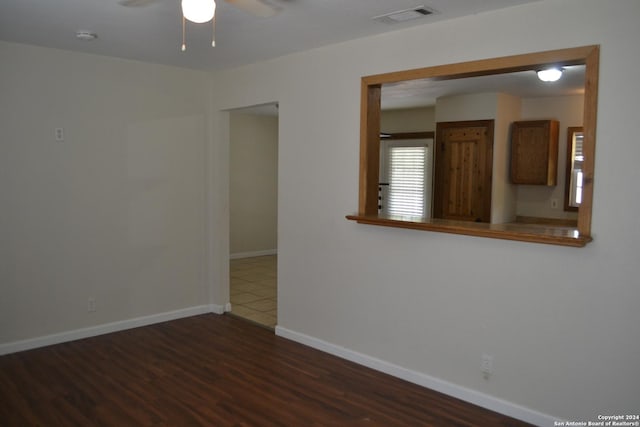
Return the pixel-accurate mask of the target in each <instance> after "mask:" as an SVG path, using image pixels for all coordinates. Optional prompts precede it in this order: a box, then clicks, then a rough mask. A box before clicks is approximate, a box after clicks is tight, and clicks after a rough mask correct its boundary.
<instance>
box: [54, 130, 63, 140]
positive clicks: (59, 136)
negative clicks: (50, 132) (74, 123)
mask: <svg viewBox="0 0 640 427" xmlns="http://www.w3.org/2000/svg"><path fill="white" fill-rule="evenodd" d="M55 134H56V141H64V129H63V128H56V129H55Z"/></svg>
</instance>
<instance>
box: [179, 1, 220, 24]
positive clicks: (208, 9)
mask: <svg viewBox="0 0 640 427" xmlns="http://www.w3.org/2000/svg"><path fill="white" fill-rule="evenodd" d="M215 14H216V2H215V0H182V15H183V16H184V17H185V18H186V19H188V20H189V21H191V22H195V23H196V24H202V23H204V22H209V21H211V20H212V19H213V16H214V15H215Z"/></svg>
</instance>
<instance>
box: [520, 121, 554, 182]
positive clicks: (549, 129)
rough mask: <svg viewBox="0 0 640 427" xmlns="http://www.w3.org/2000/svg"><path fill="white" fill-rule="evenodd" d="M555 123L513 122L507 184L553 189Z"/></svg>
mask: <svg viewBox="0 0 640 427" xmlns="http://www.w3.org/2000/svg"><path fill="white" fill-rule="evenodd" d="M558 132H559V123H558V122H557V121H556V120H534V121H520V122H513V124H512V125H511V182H512V183H514V184H527V185H548V186H554V185H556V182H557V176H558Z"/></svg>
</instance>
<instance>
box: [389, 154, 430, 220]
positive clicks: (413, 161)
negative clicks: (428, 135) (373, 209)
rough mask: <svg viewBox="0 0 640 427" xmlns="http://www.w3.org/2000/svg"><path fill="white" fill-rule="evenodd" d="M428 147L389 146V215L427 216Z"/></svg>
mask: <svg viewBox="0 0 640 427" xmlns="http://www.w3.org/2000/svg"><path fill="white" fill-rule="evenodd" d="M427 155H428V150H427V147H426V146H414V147H411V146H409V147H406V146H390V147H389V151H388V159H387V161H388V178H389V189H388V193H387V200H386V203H387V206H386V211H387V213H389V214H390V215H400V216H419V217H423V216H425V196H426V194H425V193H426V192H425V185H426V182H425V181H426V180H425V177H427V176H430V171H428V170H427V165H428V162H427Z"/></svg>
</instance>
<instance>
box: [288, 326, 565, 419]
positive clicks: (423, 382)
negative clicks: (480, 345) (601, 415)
mask: <svg viewBox="0 0 640 427" xmlns="http://www.w3.org/2000/svg"><path fill="white" fill-rule="evenodd" d="M276 335H278V336H280V337H283V338H287V339H290V340H292V341H296V342H298V343H300V344H304V345H307V346H309V347H313V348H315V349H317V350H320V351H324V352H325V353H329V354H332V355H334V356H337V357H340V358H342V359H346V360H349V361H351V362H354V363H357V364H359V365H363V366H366V367H368V368H371V369H375V370H376V371H380V372H384V373H385V374H389V375H392V376H394V377H396V378H400V379H403V380H405V381H409V382H411V383H414V384H418V385H420V386H422V387H426V388H429V389H431V390H435V391H438V392H440V393H444V394H446V395H449V396H453V397H455V398H458V399H461V400H464V401H466V402H469V403H472V404H474V405H478V406H481V407H483V408H486V409H489V410H491V411H494V412H498V413H500V414H503V415H507V416H509V417H512V418H516V419H519V420H522V421H525V422H528V423H530V424H533V425H537V426H552V425H554V421H557V420H558V418H554V417H552V416H550V415H547V414H543V413H541V412H537V411H534V410H531V409H529V408H525V407H523V406H520V405H516V404H514V403H511V402H508V401H506V400H502V399H499V398H497V397H493V396H490V395H488V394H484V393H481V392H479V391H475V390H471V389H469V388H466V387H462V386H459V385H456V384H453V383H450V382H447V381H443V380H441V379H438V378H435V377H432V376H429V375H426V374H423V373H421V372H417V371H413V370H411V369H407V368H403V367H402V366H398V365H394V364H393V363H389V362H386V361H384V360H380V359H377V358H375V357H371V356H367V355H366V354H362V353H358V352H356V351H353V350H349V349H348V348H345V347H341V346H339V345H335V344H331V343H329V342H326V341H323V340H321V339H318V338H314V337H312V336H309V335H305V334H302V333H299V332H295V331H292V330H289V329H286V328H283V327H281V326H276Z"/></svg>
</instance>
